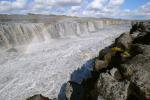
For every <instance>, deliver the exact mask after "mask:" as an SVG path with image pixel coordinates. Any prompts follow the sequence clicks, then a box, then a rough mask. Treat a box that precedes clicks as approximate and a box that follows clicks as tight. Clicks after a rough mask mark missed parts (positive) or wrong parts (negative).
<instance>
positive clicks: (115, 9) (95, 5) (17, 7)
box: [0, 0, 150, 18]
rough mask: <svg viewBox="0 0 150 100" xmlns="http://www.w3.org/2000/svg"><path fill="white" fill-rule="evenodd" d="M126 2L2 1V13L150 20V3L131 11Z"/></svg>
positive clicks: (0, 2) (95, 0)
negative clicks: (126, 7)
mask: <svg viewBox="0 0 150 100" xmlns="http://www.w3.org/2000/svg"><path fill="white" fill-rule="evenodd" d="M124 1H125V0H32V1H30V0H7V1H6V0H1V1H0V13H9V14H27V13H36V14H61V15H62V14H65V15H69V16H80V17H97V18H100V17H110V18H139V17H140V18H150V2H148V3H146V4H144V5H141V6H140V7H138V8H136V9H134V10H130V9H121V6H122V5H123V4H124Z"/></svg>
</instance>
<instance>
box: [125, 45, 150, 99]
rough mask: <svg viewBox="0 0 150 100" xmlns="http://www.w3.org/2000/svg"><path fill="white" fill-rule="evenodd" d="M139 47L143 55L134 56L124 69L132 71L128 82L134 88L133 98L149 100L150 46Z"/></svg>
mask: <svg viewBox="0 0 150 100" xmlns="http://www.w3.org/2000/svg"><path fill="white" fill-rule="evenodd" d="M139 46H140V48H141V49H142V51H143V53H141V54H138V55H136V56H134V57H133V58H132V59H131V60H130V61H129V62H128V63H126V64H124V67H128V68H132V69H133V71H134V74H133V75H132V76H131V77H130V81H131V82H132V83H133V84H134V86H136V89H135V90H134V92H135V94H136V95H134V96H139V100H150V46H149V45H139ZM137 90H138V92H137ZM132 97H133V96H132Z"/></svg>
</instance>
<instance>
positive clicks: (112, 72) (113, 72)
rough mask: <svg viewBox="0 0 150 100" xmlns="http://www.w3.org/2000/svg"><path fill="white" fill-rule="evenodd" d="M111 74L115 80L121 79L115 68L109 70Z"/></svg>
mask: <svg viewBox="0 0 150 100" xmlns="http://www.w3.org/2000/svg"><path fill="white" fill-rule="evenodd" d="M110 74H111V76H113V77H114V79H116V80H122V75H121V74H120V72H119V70H118V69H117V68H113V69H111V70H110Z"/></svg>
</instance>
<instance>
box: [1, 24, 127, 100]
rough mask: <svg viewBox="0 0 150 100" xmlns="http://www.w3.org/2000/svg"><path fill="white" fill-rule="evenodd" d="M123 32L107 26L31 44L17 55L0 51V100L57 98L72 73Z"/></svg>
mask: <svg viewBox="0 0 150 100" xmlns="http://www.w3.org/2000/svg"><path fill="white" fill-rule="evenodd" d="M127 29H128V28H124V27H123V26H122V27H121V26H120V27H119V26H118V27H117V26H115V27H109V28H106V29H104V30H101V31H99V32H97V33H93V34H90V35H86V36H80V37H72V38H64V39H53V40H50V41H49V42H41V43H35V42H33V43H31V44H30V45H28V46H26V47H25V48H26V49H24V48H21V47H20V48H19V50H18V52H16V51H15V50H9V51H1V52H0V100H25V99H26V98H27V97H29V96H32V95H34V94H43V95H44V96H47V97H49V98H54V97H57V95H58V94H59V92H60V89H61V86H62V85H63V83H65V82H67V81H68V80H69V79H70V75H71V73H72V72H73V71H74V70H76V69H77V68H80V67H81V66H82V65H83V64H84V63H85V62H86V61H87V60H89V59H90V58H93V57H95V56H96V55H98V51H99V50H100V49H102V48H104V47H106V46H108V45H110V44H111V43H112V42H113V41H114V39H115V38H116V37H117V36H119V35H120V34H121V33H122V32H124V31H126V30H127ZM23 49H24V52H20V50H23Z"/></svg>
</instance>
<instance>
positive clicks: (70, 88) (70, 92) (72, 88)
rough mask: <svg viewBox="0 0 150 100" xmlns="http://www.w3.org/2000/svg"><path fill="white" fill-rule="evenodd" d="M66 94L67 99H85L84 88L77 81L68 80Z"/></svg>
mask: <svg viewBox="0 0 150 100" xmlns="http://www.w3.org/2000/svg"><path fill="white" fill-rule="evenodd" d="M65 95H66V99H67V100H84V97H85V96H84V95H85V94H84V88H83V86H82V85H80V84H78V83H75V82H71V81H69V82H67V85H66V90H65Z"/></svg>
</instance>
